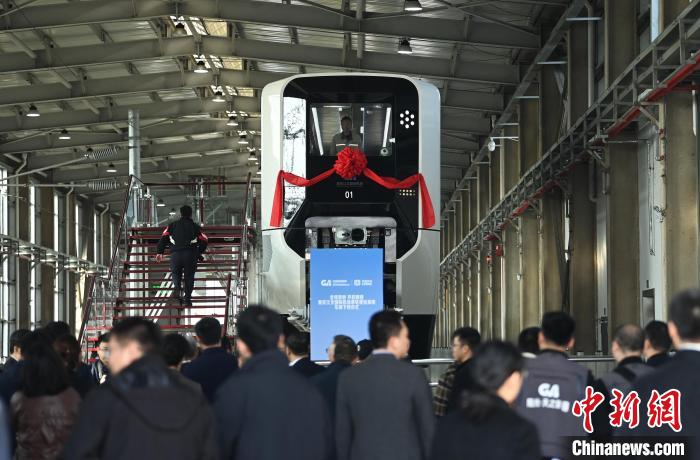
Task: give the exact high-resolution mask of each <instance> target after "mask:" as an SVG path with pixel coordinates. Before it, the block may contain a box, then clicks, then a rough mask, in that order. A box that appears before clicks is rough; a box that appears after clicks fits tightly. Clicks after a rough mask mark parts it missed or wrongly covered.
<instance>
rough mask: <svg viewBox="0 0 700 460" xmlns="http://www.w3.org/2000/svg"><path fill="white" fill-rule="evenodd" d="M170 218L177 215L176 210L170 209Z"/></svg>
mask: <svg viewBox="0 0 700 460" xmlns="http://www.w3.org/2000/svg"><path fill="white" fill-rule="evenodd" d="M168 214H169V215H170V216H174V215H175V208H170V212H169V213H168Z"/></svg>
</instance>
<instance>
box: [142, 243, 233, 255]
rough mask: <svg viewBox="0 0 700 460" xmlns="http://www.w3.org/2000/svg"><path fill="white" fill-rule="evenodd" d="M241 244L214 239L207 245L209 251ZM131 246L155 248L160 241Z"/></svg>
mask: <svg viewBox="0 0 700 460" xmlns="http://www.w3.org/2000/svg"><path fill="white" fill-rule="evenodd" d="M240 245H241V243H240V242H236V241H214V242H210V243H209V244H208V245H207V252H208V250H209V248H230V247H236V248H238V247H239V246H240ZM129 246H131V247H132V248H155V247H157V246H158V243H129ZM205 254H206V253H205Z"/></svg>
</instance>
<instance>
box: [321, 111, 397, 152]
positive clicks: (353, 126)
mask: <svg viewBox="0 0 700 460" xmlns="http://www.w3.org/2000/svg"><path fill="white" fill-rule="evenodd" d="M310 111H311V114H310V117H309V119H310V120H309V121H310V123H309V124H310V126H309V131H310V133H311V135H310V136H309V142H310V146H309V154H310V155H316V156H336V155H338V152H340V151H341V150H343V149H344V148H345V147H353V148H358V149H360V150H362V151H363V152H364V153H365V154H366V155H367V156H385V157H386V156H391V155H392V154H393V150H394V143H395V140H394V135H393V129H392V128H393V126H392V118H391V117H392V110H391V104H350V103H348V104H310Z"/></svg>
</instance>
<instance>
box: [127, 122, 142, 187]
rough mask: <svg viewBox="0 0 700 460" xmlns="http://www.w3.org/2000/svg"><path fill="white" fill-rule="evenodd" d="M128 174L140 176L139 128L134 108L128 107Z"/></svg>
mask: <svg viewBox="0 0 700 460" xmlns="http://www.w3.org/2000/svg"><path fill="white" fill-rule="evenodd" d="M129 174H131V175H133V176H135V177H139V178H140V177H141V130H140V120H139V111H138V110H135V109H129Z"/></svg>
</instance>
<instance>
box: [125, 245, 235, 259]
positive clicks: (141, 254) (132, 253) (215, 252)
mask: <svg viewBox="0 0 700 460" xmlns="http://www.w3.org/2000/svg"><path fill="white" fill-rule="evenodd" d="M210 247H211V246H208V247H207V251H206V252H205V253H204V255H205V256H208V255H231V254H237V253H238V251H210V250H209V248H210ZM227 247H228V246H227ZM232 249H238V246H235V247H233V248H232ZM156 255H158V253H157V252H131V253H129V256H130V257H134V256H138V257H143V256H148V257H155V256H156ZM168 259H170V253H169V252H166V253H165V254H163V260H168Z"/></svg>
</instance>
